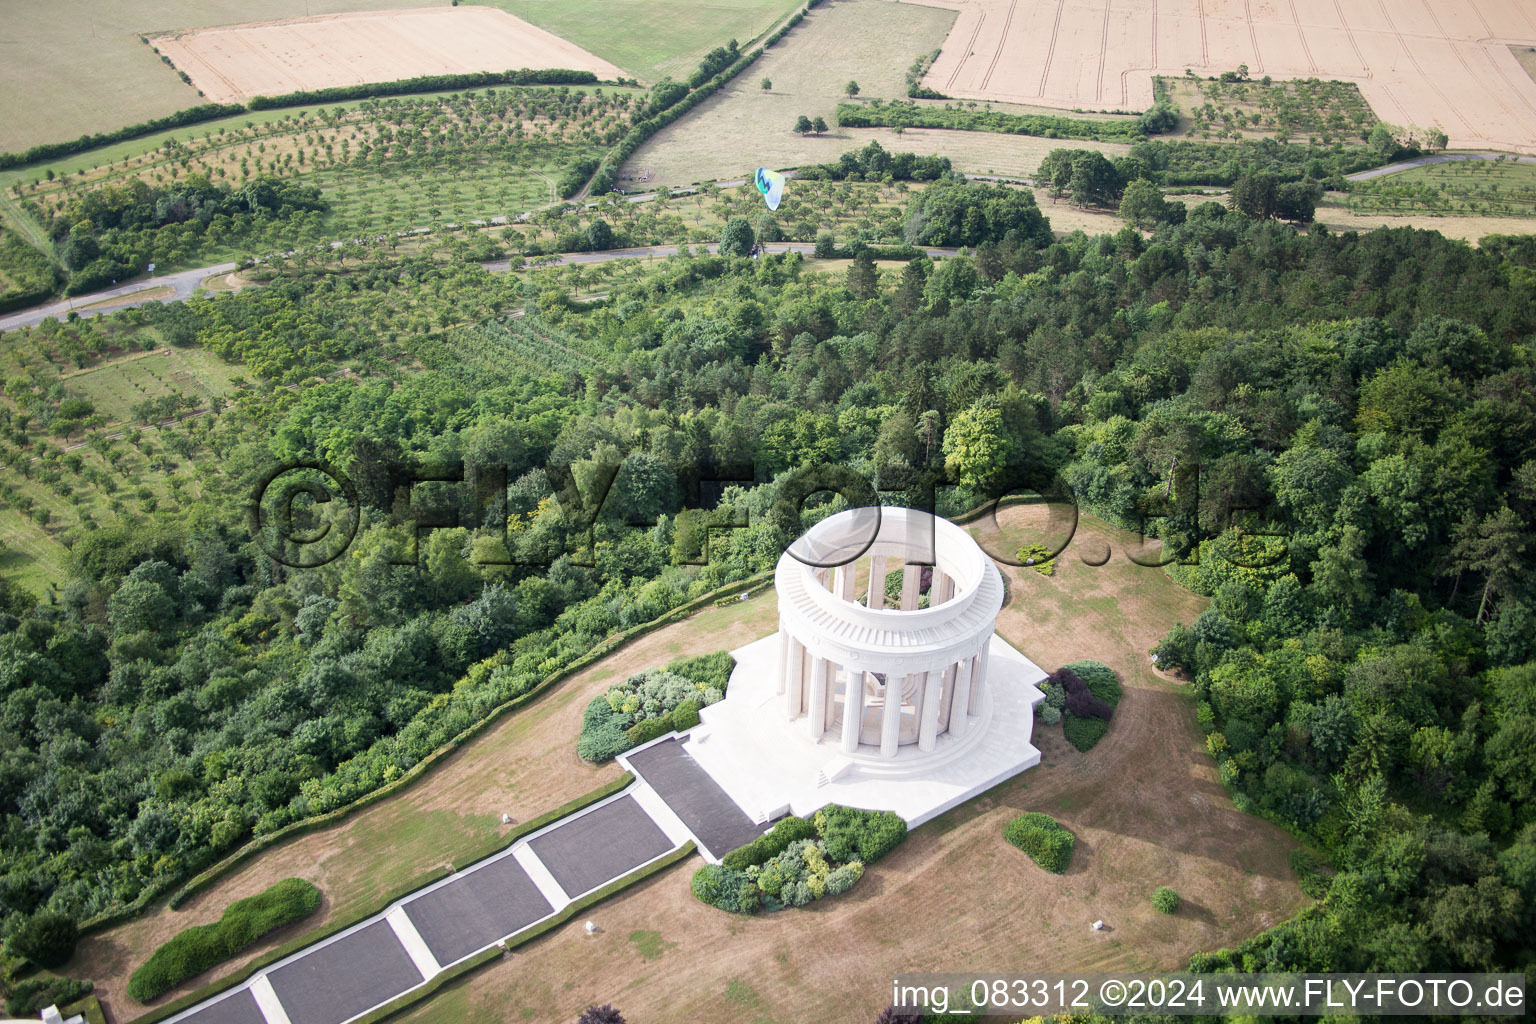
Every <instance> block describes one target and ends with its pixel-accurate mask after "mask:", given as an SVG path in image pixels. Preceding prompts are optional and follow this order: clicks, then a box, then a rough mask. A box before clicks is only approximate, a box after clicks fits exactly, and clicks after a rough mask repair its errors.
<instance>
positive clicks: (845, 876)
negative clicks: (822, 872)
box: [827, 860, 864, 896]
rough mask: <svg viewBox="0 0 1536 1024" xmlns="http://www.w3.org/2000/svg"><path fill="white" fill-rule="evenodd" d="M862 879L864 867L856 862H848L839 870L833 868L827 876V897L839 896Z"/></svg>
mask: <svg viewBox="0 0 1536 1024" xmlns="http://www.w3.org/2000/svg"><path fill="white" fill-rule="evenodd" d="M863 877H864V865H863V864H861V863H859V862H858V861H856V860H855V861H850V862H849V863H847V864H844V865H843V866H842V867H840V868H834V869H833V870H832V872H831V873H830V874H828V875H827V895H828V896H841V895H842V894H843V893H845V892H847V891H848V890H849V889H851V888H853V883H854V882H857V881H858V880H859V879H861V878H863Z"/></svg>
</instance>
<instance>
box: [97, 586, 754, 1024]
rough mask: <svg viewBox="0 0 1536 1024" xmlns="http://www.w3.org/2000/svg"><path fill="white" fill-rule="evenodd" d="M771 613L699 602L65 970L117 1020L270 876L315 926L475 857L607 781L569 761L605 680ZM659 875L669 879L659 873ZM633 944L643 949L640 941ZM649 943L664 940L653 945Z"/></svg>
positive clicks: (743, 634) (741, 638)
mask: <svg viewBox="0 0 1536 1024" xmlns="http://www.w3.org/2000/svg"><path fill="white" fill-rule="evenodd" d="M777 615H778V610H777V605H776V604H775V603H774V600H773V592H772V591H771V590H770V591H768V592H766V593H765V594H759V595H758V596H756V597H754V598H752V599H751V600H749V601H745V602H731V603H730V604H728V605H726V606H724V607H710V608H708V609H706V610H705V611H702V612H700V613H698V614H697V615H695V616H693V617H692V618H691V619H688V620H687V621H685V622H681V623H677V624H675V625H671V626H667V627H665V628H663V629H659V630H657V631H656V632H654V633H650V634H647V635H646V636H644V637H641V638H640V639H638V640H636V641H635V642H634V643H631V644H629V645H628V646H626V647H624V648H621V649H620V650H618V651H616V652H615V653H614V654H612V655H610V656H609V657H607V658H604V659H603V660H602V661H600V662H598V663H596V664H595V665H592V666H590V667H589V668H587V669H586V670H584V671H582V672H580V673H578V674H577V675H575V676H573V677H572V678H570V679H567V680H565V681H563V682H562V683H560V684H559V685H558V686H556V687H555V688H554V689H553V690H552V691H550V692H549V693H547V694H545V695H544V696H543V697H541V698H540V699H539V700H537V701H535V702H534V703H533V704H532V705H530V706H528V707H525V708H523V709H522V710H520V711H517V712H514V713H513V714H512V715H510V716H508V717H507V718H505V719H503V720H502V721H501V722H500V723H498V724H497V725H496V726H494V727H493V728H491V729H490V730H489V731H487V732H486V733H484V734H483V735H481V736H480V737H479V738H478V739H476V740H475V741H473V742H472V743H470V744H468V745H467V746H465V747H464V748H463V749H461V750H460V751H459V752H458V753H456V754H455V755H454V756H453V757H451V758H449V759H448V760H447V761H445V762H443V763H442V764H441V765H439V766H438V767H437V768H435V769H434V770H433V771H432V772H431V773H430V774H429V775H428V776H427V777H426V778H425V779H423V780H422V781H420V782H418V783H417V784H415V785H414V786H411V787H410V788H408V789H406V790H405V791H404V792H402V793H400V794H399V795H397V796H394V797H390V798H388V799H386V800H382V801H380V802H379V803H377V804H374V805H373V806H371V807H368V808H366V809H364V810H362V811H359V812H358V813H357V814H355V815H353V816H352V817H350V818H348V819H347V820H346V821H344V822H342V823H340V824H339V825H336V826H335V827H333V828H329V829H325V830H323V831H320V832H315V833H311V834H309V835H306V836H300V837H298V838H296V839H294V840H292V841H290V842H288V843H284V844H282V845H281V846H278V847H276V848H274V849H272V850H268V851H266V852H264V853H263V854H261V855H260V856H259V857H257V858H255V859H254V860H252V861H251V862H249V863H248V864H245V865H243V866H242V867H240V868H239V869H237V870H236V871H235V872H234V873H232V874H230V875H228V876H226V877H225V878H224V879H223V880H221V881H220V882H219V883H217V884H216V885H214V886H213V887H211V888H210V889H208V890H205V891H204V892H203V893H201V894H199V895H198V896H197V897H195V898H194V899H192V900H190V901H189V902H188V903H187V904H186V905H185V906H184V907H183V908H182V909H181V910H179V911H171V910H166V909H164V908H163V906H162V908H161V909H160V910H159V911H157V912H154V913H151V914H149V915H146V916H144V917H140V918H137V919H135V920H134V921H131V922H129V923H127V924H124V925H120V926H119V927H117V928H113V929H111V930H110V931H107V932H104V933H102V934H100V935H97V936H93V937H91V938H89V939H86V940H84V941H83V942H82V943H81V944H80V948H79V950H78V951H77V953H76V955H75V959H74V961H73V962H72V963H71V965H70V967H71V969H72V970H74V971H75V972H76V973H77V974H78V975H79V976H82V977H89V978H90V979H91V980H92V981H94V982H95V983H96V992H97V994H98V995H99V996H100V997H101V999H102V1001H103V1003H105V1004H106V1005H107V1006H108V1007H109V1009H110V1010H111V1011H112V1012H113V1014H114V1016H115V1017H116V1019H118V1020H128V1019H130V1018H131V1017H132V1016H134V1015H135V1014H136V1013H137V1012H138V1011H139V1007H138V1005H137V1004H135V1003H133V1002H132V1001H131V1000H129V999H128V997H127V996H126V995H125V994H124V987H125V986H126V984H127V982H128V976H129V974H131V973H132V972H133V970H134V969H135V968H136V967H137V966H138V965H139V964H140V963H142V962H143V960H144V958H145V957H147V956H148V955H149V954H150V953H151V952H152V951H153V950H154V948H155V947H156V946H157V945H159V944H160V943H162V942H164V941H165V940H166V939H167V938H169V937H170V936H171V935H172V934H174V933H175V932H177V931H180V930H181V929H183V928H185V927H187V926H189V925H192V924H202V923H204V922H207V921H211V920H214V919H216V918H218V916H219V915H220V914H221V913H222V912H223V909H224V908H225V907H226V906H228V905H229V904H230V903H231V902H233V901H235V900H237V899H240V898H242V897H244V896H249V895H252V894H254V893H257V892H260V891H261V890H263V889H265V888H266V887H267V886H269V885H271V884H272V883H273V882H276V881H278V880H280V879H282V878H286V877H289V876H298V877H301V878H306V879H308V880H310V881H311V882H313V883H314V884H315V885H316V886H318V887H319V889H320V891H321V892H322V893H323V894H324V896H325V904H324V905H323V906H322V908H321V910H320V915H319V916H318V917H317V918H315V919H313V920H310V921H308V922H307V925H306V927H307V928H318V927H320V926H321V925H322V924H324V923H325V922H326V921H330V920H333V919H334V918H335V916H336V915H338V914H344V913H347V912H348V911H350V910H353V909H356V908H358V907H361V906H367V905H370V904H371V903H372V902H374V901H377V900H378V899H379V898H380V897H381V896H382V895H383V894H385V893H387V892H389V891H391V890H393V889H396V888H398V887H400V886H402V885H404V884H406V883H407V882H409V881H411V880H412V879H415V878H419V877H422V876H424V875H426V874H428V873H430V872H432V871H434V870H436V869H437V868H439V867H441V866H443V865H445V864H448V863H451V862H463V861H464V860H466V859H469V858H474V857H479V856H483V855H485V854H487V853H489V852H491V851H492V850H493V849H496V848H497V847H498V846H499V845H500V843H501V836H502V835H503V834H504V832H505V831H506V829H507V827H504V826H502V825H501V823H500V822H501V815H502V814H503V813H506V814H510V815H511V816H512V818H513V820H514V822H519V821H526V820H528V819H529V818H533V817H536V816H537V815H539V814H542V813H544V812H545V811H548V810H550V809H551V808H554V807H558V806H560V805H561V804H563V803H566V802H567V801H569V800H572V799H574V798H576V797H578V796H581V795H582V794H584V793H588V792H590V791H591V790H593V789H596V788H597V787H598V786H601V785H603V784H604V783H606V782H610V781H612V780H613V779H615V778H618V776H619V774H620V771H619V769H618V767H617V766H616V765H614V764H612V763H611V762H610V763H608V764H606V765H603V766H601V767H592V766H589V765H587V764H585V763H583V762H582V761H581V760H580V759H579V758H577V756H576V737H577V736H578V735H579V734H580V731H581V713H582V711H583V710H584V709H585V708H586V706H587V703H588V702H589V701H590V700H591V699H592V698H593V697H594V696H597V695H598V694H600V693H603V692H605V691H606V690H607V688H608V687H609V686H611V685H612V681H613V680H614V679H615V678H617V677H619V676H621V675H628V674H630V673H632V672H637V671H639V670H641V669H645V668H650V667H652V666H657V665H665V664H666V663H667V662H669V661H672V660H673V659H674V658H678V657H681V656H684V655H695V654H708V653H709V652H711V651H717V650H720V649H722V648H726V649H733V648H736V647H740V646H742V645H744V644H747V643H750V642H751V641H753V640H755V639H757V638H759V637H761V636H765V635H767V634H768V633H770V632H772V631H773V630H774V629H775V628H776V623H777ZM662 877H663V878H675V877H678V876H677V873H676V872H670V873H667V874H666V875H664V876H662ZM652 884H654V883H647V884H646V885H643V886H641V887H640V889H639V890H638V891H642V892H643V891H646V890H647V889H649V888H650V887H651V885H652ZM637 928H638V926H637ZM627 934H628V932H627V931H626V933H625V935H627ZM291 937H292V936H290V935H287V934H284V935H282V936H280V937H277V938H275V939H271V940H264V941H263V942H261V943H258V944H257V945H256V946H254V947H252V948H251V949H250V950H249V951H247V952H246V953H245V954H243V955H242V956H241V957H239V958H236V959H235V960H231V961H229V962H228V963H226V964H224V965H221V966H220V967H219V968H217V969H216V972H215V974H210V975H207V976H202V977H199V978H195V979H191V980H190V981H188V982H186V983H184V984H183V985H182V986H181V987H179V988H178V989H176V990H174V991H173V992H170V993H167V995H166V997H165V998H166V999H172V998H175V997H176V996H177V995H180V994H182V993H184V992H188V991H191V990H192V989H194V988H197V987H198V986H200V985H202V984H206V983H207V982H208V981H209V980H210V979H211V978H212V977H214V976H216V975H217V974H223V973H227V972H229V971H231V970H233V969H234V968H236V967H238V966H239V965H241V964H244V963H247V962H249V961H250V960H251V959H252V958H254V957H255V956H257V955H259V954H260V953H261V952H262V951H263V950H266V949H270V948H271V947H272V946H273V945H274V944H276V943H278V942H285V941H287V940H288V939H289V938H291ZM620 938H621V941H626V940H624V939H623V937H622V936H621V937H620ZM668 938H671V937H670V936H668ZM645 945H646V947H647V949H650V948H652V944H651V943H649V942H648V943H646V944H645ZM654 948H655V949H661V950H665V949H666V946H665V944H664V943H659V942H658V943H656V944H655V945H654ZM636 955H637V956H638V955H639V954H638V953H637V954H636ZM662 959H663V960H664V959H665V957H662ZM573 1016H574V1015H573ZM487 1019H500V1017H498V1016H497V1015H492V1017H490V1018H487Z"/></svg>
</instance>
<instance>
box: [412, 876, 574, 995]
mask: <svg viewBox="0 0 1536 1024" xmlns="http://www.w3.org/2000/svg"><path fill="white" fill-rule="evenodd" d="M554 911H555V908H554V907H552V906H550V903H549V901H548V900H547V899H545V898H544V895H543V894H542V893H540V892H539V889H538V886H536V885H534V884H533V880H532V879H531V878H529V877H528V872H526V871H524V870H523V866H522V865H521V864H519V863H518V862H517V859H516V858H515V857H513V856H511V855H510V854H508V855H507V856H505V857H502V858H500V859H499V860H494V861H491V863H489V864H487V865H485V866H484V867H482V868H477V869H475V870H474V871H470V872H468V873H467V874H464V875H462V876H460V877H458V878H456V879H454V880H453V881H451V882H449V883H448V884H447V885H444V886H441V887H439V888H437V889H433V890H432V891H431V892H429V893H426V894H425V895H423V896H419V897H417V898H416V899H413V900H411V901H410V902H409V903H407V904H405V913H406V916H408V917H409V918H410V919H411V923H412V924H414V925H415V926H416V931H417V932H418V933H420V935H421V937H422V939H423V940H424V941H425V942H426V944H427V948H428V949H430V950H431V951H432V955H433V956H435V957H437V962H438V963H440V964H442V965H444V966H445V967H446V966H447V965H448V964H450V963H453V962H454V961H455V960H460V959H462V958H464V957H466V956H469V954H471V953H473V952H475V951H476V950H478V949H483V948H485V947H486V946H489V945H490V944H491V943H493V942H495V941H496V940H497V939H500V938H504V937H505V936H508V935H511V934H512V933H513V932H516V931H520V930H522V929H523V928H526V927H527V926H528V925H530V924H532V923H533V922H535V921H537V920H538V919H539V918H541V917H546V916H548V915H549V914H552V913H554Z"/></svg>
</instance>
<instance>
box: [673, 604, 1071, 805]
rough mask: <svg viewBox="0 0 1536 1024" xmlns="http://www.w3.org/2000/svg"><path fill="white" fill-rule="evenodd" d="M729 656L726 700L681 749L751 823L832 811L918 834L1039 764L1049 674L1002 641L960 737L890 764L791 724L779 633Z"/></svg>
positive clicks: (993, 646)
mask: <svg viewBox="0 0 1536 1024" xmlns="http://www.w3.org/2000/svg"><path fill="white" fill-rule="evenodd" d="M731 653H732V654H733V655H734V656H735V658H736V668H735V670H734V671H732V673H731V681H730V686H729V687H728V689H727V690H726V696H725V699H724V700H722V701H720V702H719V703H716V704H713V705H711V706H710V707H707V708H705V709H704V710H703V711H702V712H701V713H700V723H699V725H697V726H695V727H694V728H693V730H692V732H691V733H690V734H689V737H688V741H687V743H686V744H685V748H686V750H687V752H688V753H689V754H690V755H691V756H692V757H693V759H694V760H695V761H696V762H697V763H698V764H699V765H700V766H701V767H702V768H703V769H704V770H705V771H707V772H708V773H709V775H710V777H711V778H713V779H714V780H715V782H716V783H718V784H719V786H720V788H721V789H723V790H725V791H726V793H728V794H729V795H730V797H731V799H732V800H734V801H736V803H737V804H738V805H740V806H741V808H742V810H744V811H746V813H747V814H748V816H750V817H752V818H753V820H755V821H758V822H764V821H771V820H773V819H774V818H779V817H782V816H783V815H785V814H791V813H792V814H797V815H801V816H806V815H810V814H813V813H814V812H815V811H817V810H818V809H820V808H821V807H824V806H825V805H827V804H830V803H836V804H843V805H845V806H848V807H859V808H863V809H866V810H877V811H895V812H896V813H897V814H899V815H901V816H902V818H904V819H905V820H906V822H907V825H908V826H909V827H912V828H915V827H917V826H918V825H921V824H922V823H923V822H925V821H928V820H930V819H932V818H935V817H937V816H938V815H940V814H943V813H944V812H945V811H947V810H949V809H950V808H952V807H957V806H959V805H960V804H962V803H964V802H965V801H967V800H969V799H971V798H972V797H974V796H977V795H979V794H981V793H984V792H986V791H987V790H988V789H991V788H992V787H993V786H995V785H997V784H998V783H1000V782H1003V781H1005V780H1007V779H1010V778H1012V777H1013V776H1015V775H1017V774H1018V773H1019V772H1022V771H1024V770H1025V769H1027V768H1032V767H1034V766H1035V765H1037V764H1039V763H1040V751H1039V750H1037V749H1035V747H1034V746H1033V745H1032V744H1031V743H1030V742H1029V740H1030V733H1031V731H1032V729H1033V726H1034V716H1035V706H1036V705H1038V704H1040V703H1041V702H1042V701H1044V700H1045V694H1043V693H1041V692H1040V690H1039V688H1038V686H1037V684H1038V683H1040V682H1042V681H1043V680H1044V679H1045V677H1046V673H1045V672H1044V671H1042V670H1041V669H1040V668H1039V667H1038V666H1036V665H1035V663H1034V662H1032V661H1030V660H1029V659H1028V658H1026V657H1025V656H1024V655H1023V654H1021V653H1019V651H1018V650H1016V649H1015V648H1014V647H1013V645H1012V644H1010V643H1008V641H1006V640H1004V639H1003V638H1002V637H1000V636H997V635H996V634H993V636H992V639H991V642H990V659H991V661H990V669H989V672H988V677H987V683H986V687H985V689H984V691H983V697H982V701H981V707H980V709H979V713H978V714H973V715H971V716H970V718H969V722H968V727H967V728H966V730H965V732H964V734H963V735H962V736H959V737H956V736H952V735H948V734H945V735H941V736H939V737H938V740H937V743H936V744H935V746H934V749H933V750H931V751H921V750H919V749H918V748H917V745H916V744H907V745H904V746H902V747H901V748H899V750H898V753H897V755H896V756H895V757H894V758H881V757H880V756H879V753H878V751H877V750H875V749H871V748H861V749H860V751H859V752H858V753H855V754H845V753H844V752H843V750H842V745H841V743H840V742H839V738H838V736H837V734H836V733H835V732H833V731H831V730H828V731H827V732H826V733H825V735H824V736H823V737H822V739H820V740H819V741H818V740H814V739H812V738H811V736H810V733H809V731H808V728H807V722H806V720H805V719H804V718H800V719H796V720H790V719H789V717H788V715H787V714H786V712H785V710H784V697H783V696H782V695H781V694H780V693H779V692H778V680H779V678H780V672H779V635H778V634H777V633H775V634H773V635H772V636H768V637H764V638H763V639H761V640H758V641H756V642H754V643H750V644H748V645H747V646H745V647H742V648H740V649H738V650H735V651H732V652H731Z"/></svg>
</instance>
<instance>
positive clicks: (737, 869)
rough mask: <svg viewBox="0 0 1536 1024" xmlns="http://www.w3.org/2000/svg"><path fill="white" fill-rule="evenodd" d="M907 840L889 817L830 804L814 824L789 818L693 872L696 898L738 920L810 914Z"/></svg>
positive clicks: (903, 826) (896, 818) (894, 816)
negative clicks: (787, 911) (799, 910)
mask: <svg viewBox="0 0 1536 1024" xmlns="http://www.w3.org/2000/svg"><path fill="white" fill-rule="evenodd" d="M906 837H907V823H906V822H905V821H903V820H902V819H901V817H900V816H899V815H897V814H893V813H892V812H890V811H861V810H858V809H856V808H852V807H842V806H839V805H838V804H829V805H827V806H826V807H824V808H822V809H821V810H819V811H817V812H816V814H815V816H814V817H812V818H809V819H807V818H795V817H789V818H785V819H783V820H782V821H780V822H779V823H778V824H777V825H775V826H774V828H773V831H771V832H769V833H767V834H766V835H763V836H760V837H758V838H757V839H755V840H753V841H752V842H750V843H748V844H747V845H745V846H742V847H738V848H737V849H735V850H732V851H731V852H730V853H728V854H726V855H725V857H724V859H723V860H722V862H721V863H720V864H707V865H705V866H704V867H702V868H700V869H699V870H698V871H696V872H694V875H693V894H694V896H696V897H698V898H699V899H700V900H702V901H704V902H705V903H708V904H709V905H710V906H712V907H718V908H719V909H721V910H726V911H730V912H731V913H733V914H751V913H754V912H756V911H758V910H770V911H773V910H782V909H784V908H785V907H803V906H805V905H806V904H807V903H810V902H812V901H814V900H819V899H821V898H822V897H824V896H837V895H839V894H841V893H844V892H847V891H848V889H850V888H851V887H852V886H853V884H854V883H855V882H857V881H858V880H859V879H860V878H861V877H862V876H863V874H864V866H865V865H866V864H870V863H872V862H874V861H876V860H879V859H880V858H881V857H883V856H885V855H886V854H887V853H889V852H891V850H893V849H895V848H896V847H897V846H898V845H899V844H900V843H901V841H902V840H903V839H905V838H906Z"/></svg>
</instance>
